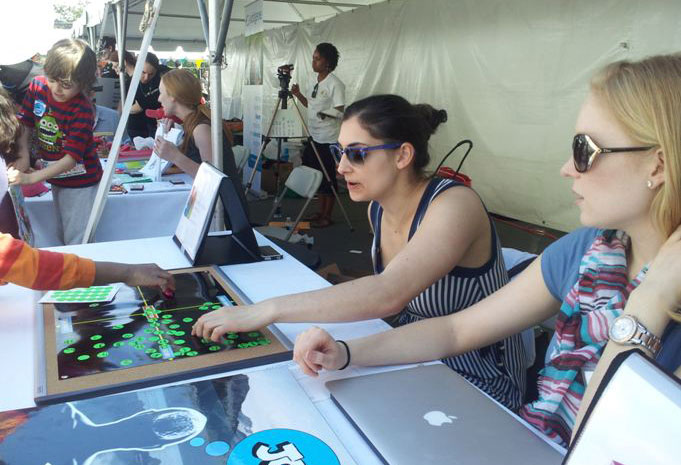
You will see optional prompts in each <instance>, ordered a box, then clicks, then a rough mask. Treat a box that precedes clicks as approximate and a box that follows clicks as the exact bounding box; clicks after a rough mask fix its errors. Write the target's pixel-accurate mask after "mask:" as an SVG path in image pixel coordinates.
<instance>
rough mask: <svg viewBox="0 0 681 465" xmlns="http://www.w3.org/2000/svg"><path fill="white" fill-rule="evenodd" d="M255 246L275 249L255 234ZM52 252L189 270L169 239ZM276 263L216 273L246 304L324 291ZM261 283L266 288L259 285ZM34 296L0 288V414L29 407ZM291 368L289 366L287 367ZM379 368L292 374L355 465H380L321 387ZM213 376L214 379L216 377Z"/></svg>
mask: <svg viewBox="0 0 681 465" xmlns="http://www.w3.org/2000/svg"><path fill="white" fill-rule="evenodd" d="M256 236H257V239H258V243H260V244H261V245H271V246H274V247H275V248H277V249H278V247H276V245H274V244H272V243H271V242H270V241H268V240H267V239H265V238H264V237H263V236H261V235H259V234H256ZM52 250H54V251H59V252H72V253H77V254H79V255H81V256H84V257H87V258H91V259H94V260H102V261H104V260H106V261H111V260H116V261H119V262H126V263H149V262H154V263H157V264H158V265H159V266H161V267H163V268H166V269H172V268H182V267H187V266H189V263H188V261H187V259H186V258H185V257H184V256H183V255H182V254H181V253H180V252H179V250H178V248H177V246H176V245H175V244H174V243H173V241H172V238H171V237H158V238H149V239H139V240H129V241H118V242H107V243H95V244H87V245H76V246H68V247H55V248H53V249H52ZM278 250H279V251H280V252H281V253H282V255H283V256H284V258H283V259H282V260H275V261H267V262H259V263H252V264H243V265H232V266H224V267H222V268H221V270H222V271H223V272H224V273H225V275H226V276H227V278H228V279H229V280H230V281H231V282H232V283H234V284H235V285H237V286H238V287H239V289H240V290H241V291H242V293H243V295H244V296H245V297H246V298H247V299H249V300H250V301H252V302H258V301H261V300H263V299H266V298H269V297H274V296H277V295H282V294H289V293H291V292H302V291H307V290H312V289H319V288H322V287H325V286H329V283H328V282H326V281H325V280H324V279H322V278H321V277H320V276H318V275H317V274H316V273H314V272H313V271H311V270H310V269H309V268H307V267H306V266H304V265H303V264H301V263H300V262H298V261H297V260H295V259H294V258H293V257H291V256H290V255H288V254H287V253H286V252H285V251H283V250H281V249H278ZM265 283H266V284H265ZM38 297H39V293H38V292H34V291H30V290H27V289H23V288H20V287H18V286H14V285H8V286H4V287H0V308H1V309H2V311H0V332H1V334H2V337H0V353H2V354H3V355H2V357H1V358H0V360H1V361H0V367H1V368H2V370H1V372H2V373H5V374H6V375H5V376H7V377H8V381H7V382H5V383H2V384H1V386H2V388H0V389H1V390H0V411H6V410H14V409H20V408H27V407H32V406H34V405H35V404H34V402H33V384H34V368H33V367H34V356H35V347H34V344H35V343H34V340H35V338H34V325H35V311H36V308H37V304H36V302H37V299H38ZM276 326H277V328H276V329H278V330H279V331H281V332H282V333H283V334H284V335H286V337H287V338H288V339H289V340H291V341H292V340H294V339H295V336H296V335H297V334H298V333H299V332H300V331H302V330H304V329H305V328H307V327H309V325H307V324H282V325H276ZM323 326H324V327H326V328H328V329H329V330H330V331H331V332H332V334H333V335H334V337H336V338H351V337H358V336H362V335H368V334H371V333H375V332H378V331H382V330H385V329H387V328H388V325H387V324H385V323H384V322H383V321H381V320H371V321H365V322H357V323H340V324H327V325H323ZM288 363H289V364H293V362H288ZM386 369H390V367H383V368H362V369H356V368H350V369H348V370H345V371H343V372H335V373H332V374H324V375H322V376H320V377H319V378H315V379H313V378H309V377H306V376H304V375H303V374H302V373H301V372H300V371H299V370H297V369H294V373H295V376H296V378H297V379H299V381H300V384H301V386H302V387H303V388H304V389H305V391H306V392H308V394H309V395H310V398H311V399H312V401H313V403H314V404H315V406H316V407H317V409H318V410H319V412H320V413H321V414H322V416H324V418H325V419H326V421H327V422H328V423H329V425H330V426H331V428H332V429H333V430H334V431H335V433H336V434H337V435H338V437H339V439H340V440H341V442H343V444H344V445H345V447H346V449H347V450H348V451H349V452H350V454H351V455H352V456H353V458H354V459H355V461H356V462H357V463H358V464H362V465H365V464H366V465H374V464H375V465H380V464H381V463H382V462H381V461H380V460H379V459H378V458H377V457H376V455H375V454H374V453H373V452H372V450H371V449H370V447H369V446H368V445H367V443H366V442H365V441H364V440H363V439H362V438H361V436H360V435H359V434H358V433H357V431H356V430H355V429H354V427H353V426H352V425H351V424H350V423H349V422H348V420H347V419H346V418H345V416H344V415H343V414H342V413H341V412H340V411H339V410H338V409H337V408H336V407H335V405H334V404H333V401H331V399H330V398H329V394H328V391H326V388H325V387H324V382H325V381H326V380H328V379H330V378H338V377H345V376H352V375H357V374H362V373H369V372H375V371H382V370H386ZM217 376H219V375H217Z"/></svg>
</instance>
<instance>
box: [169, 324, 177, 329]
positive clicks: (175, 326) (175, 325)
mask: <svg viewBox="0 0 681 465" xmlns="http://www.w3.org/2000/svg"><path fill="white" fill-rule="evenodd" d="M179 327H180V325H178V324H174V325H170V326H168V328H170V329H177V328H179Z"/></svg>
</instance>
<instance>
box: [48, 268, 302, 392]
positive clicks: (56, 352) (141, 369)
mask: <svg viewBox="0 0 681 465" xmlns="http://www.w3.org/2000/svg"><path fill="white" fill-rule="evenodd" d="M171 273H172V274H173V275H174V276H175V279H176V283H177V289H176V293H175V295H174V296H173V297H172V298H166V297H165V296H163V295H162V294H161V292H160V289H157V288H156V289H154V288H140V287H137V288H131V287H128V286H123V288H121V290H120V291H119V292H118V294H117V295H116V298H115V299H114V300H113V301H112V302H110V303H108V304H90V305H88V304H70V303H69V304H45V305H42V306H41V308H40V309H39V312H38V318H37V325H38V327H37V334H38V337H37V338H36V339H37V341H38V342H37V343H38V344H39V346H38V347H37V350H36V354H37V356H38V359H37V360H36V369H37V370H36V371H37V372H36V389H35V401H36V403H37V404H42V403H53V402H61V401H66V400H75V399H82V398H89V397H94V396H98V395H103V394H110V393H115V392H121V391H125V390H130V389H137V388H142V387H148V386H154V385H158V384H162V383H168V382H174V381H178V380H182V379H188V378H193V377H197V376H203V375H207V374H212V373H219V372H225V371H231V370H235V369H239V368H244V367H249V366H256V365H263V364H267V363H273V362H277V361H283V360H289V359H290V358H291V352H290V351H289V350H287V349H286V347H285V346H284V345H283V344H282V343H281V342H280V341H279V340H278V339H277V337H276V336H275V335H274V334H273V333H272V332H270V331H269V330H268V329H262V330H260V331H252V332H249V333H228V334H227V335H226V336H225V337H224V338H223V339H222V340H221V341H220V342H219V343H213V342H212V341H205V340H202V339H200V338H196V337H193V336H191V326H192V325H193V324H194V322H195V321H196V319H197V318H198V317H200V316H201V315H202V314H204V313H206V312H209V311H212V310H214V309H216V308H219V306H221V305H243V301H242V300H241V298H240V297H239V293H238V292H237V291H236V290H235V289H234V288H232V287H231V286H230V285H229V284H228V283H227V282H226V281H225V280H224V279H223V278H222V275H221V273H220V271H219V270H218V269H217V268H216V267H201V268H186V269H179V270H173V271H171Z"/></svg>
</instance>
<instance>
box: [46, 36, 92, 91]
mask: <svg viewBox="0 0 681 465" xmlns="http://www.w3.org/2000/svg"><path fill="white" fill-rule="evenodd" d="M44 68H45V74H46V75H47V77H48V78H50V79H55V80H56V79H64V80H69V81H71V82H73V83H74V84H76V85H77V86H78V87H79V88H80V90H81V91H86V92H87V91H89V90H90V88H91V87H92V85H93V84H94V83H95V81H96V79H97V75H96V74H97V55H95V52H94V51H93V50H92V49H91V48H90V47H89V46H88V45H87V44H86V43H85V42H83V41H82V40H79V39H63V40H60V41H59V42H57V43H56V44H54V45H53V46H52V48H51V49H50V50H49V51H48V52H47V57H46V58H45V66H44Z"/></svg>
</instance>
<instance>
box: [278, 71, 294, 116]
mask: <svg viewBox="0 0 681 465" xmlns="http://www.w3.org/2000/svg"><path fill="white" fill-rule="evenodd" d="M291 71H293V64H289V65H281V66H280V67H278V68H277V78H279V100H280V101H281V109H282V110H286V102H287V100H288V96H289V90H288V85H289V83H290V82H291Z"/></svg>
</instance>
